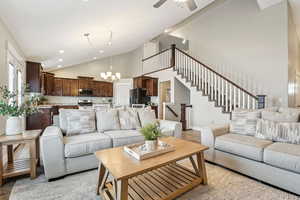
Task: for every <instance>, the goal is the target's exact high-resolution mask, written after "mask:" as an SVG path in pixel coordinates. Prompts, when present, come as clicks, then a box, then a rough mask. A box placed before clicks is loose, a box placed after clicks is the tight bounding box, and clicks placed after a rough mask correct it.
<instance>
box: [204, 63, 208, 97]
mask: <svg viewBox="0 0 300 200" xmlns="http://www.w3.org/2000/svg"><path fill="white" fill-rule="evenodd" d="M204 76H205V77H204V86H205V88H204V91H205V95H207V89H208V88H207V82H208V77H207V69H206V68H204Z"/></svg>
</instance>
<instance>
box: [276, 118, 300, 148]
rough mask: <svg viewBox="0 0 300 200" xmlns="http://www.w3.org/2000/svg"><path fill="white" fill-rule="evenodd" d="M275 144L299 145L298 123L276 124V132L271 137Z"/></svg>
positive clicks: (299, 131)
mask: <svg viewBox="0 0 300 200" xmlns="http://www.w3.org/2000/svg"><path fill="white" fill-rule="evenodd" d="M273 140H274V141H276V142H284V143H291V144H300V123H278V132H277V134H276V135H275V136H274V137H273Z"/></svg>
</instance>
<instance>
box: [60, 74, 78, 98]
mask: <svg viewBox="0 0 300 200" xmlns="http://www.w3.org/2000/svg"><path fill="white" fill-rule="evenodd" d="M62 95H63V96H78V80H77V79H67V78H64V79H63V80H62Z"/></svg>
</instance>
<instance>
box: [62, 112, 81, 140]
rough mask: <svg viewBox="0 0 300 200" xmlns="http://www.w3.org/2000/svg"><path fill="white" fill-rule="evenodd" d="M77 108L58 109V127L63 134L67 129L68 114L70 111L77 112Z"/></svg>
mask: <svg viewBox="0 0 300 200" xmlns="http://www.w3.org/2000/svg"><path fill="white" fill-rule="evenodd" d="M77 111H78V109H63V108H61V109H59V111H58V112H59V128H60V129H61V131H62V132H63V134H65V133H66V132H67V129H68V116H69V115H70V113H72V112H77Z"/></svg>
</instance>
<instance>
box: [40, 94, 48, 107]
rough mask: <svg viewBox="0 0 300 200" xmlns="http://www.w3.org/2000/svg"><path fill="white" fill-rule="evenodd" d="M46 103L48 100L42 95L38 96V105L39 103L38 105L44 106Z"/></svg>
mask: <svg viewBox="0 0 300 200" xmlns="http://www.w3.org/2000/svg"><path fill="white" fill-rule="evenodd" d="M47 101H48V99H47V98H46V97H45V96H43V95H40V96H39V97H38V103H39V104H40V105H45V104H47Z"/></svg>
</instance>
